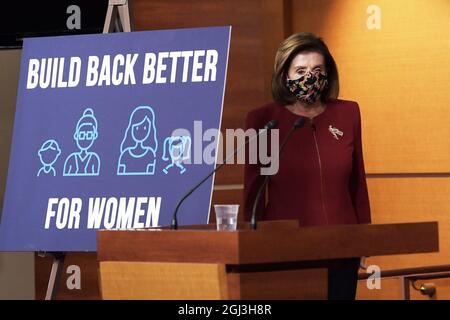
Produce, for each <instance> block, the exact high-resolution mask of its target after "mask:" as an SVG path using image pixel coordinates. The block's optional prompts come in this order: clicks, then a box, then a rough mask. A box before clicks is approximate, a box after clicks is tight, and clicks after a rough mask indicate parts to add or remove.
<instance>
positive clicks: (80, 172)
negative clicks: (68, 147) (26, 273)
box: [63, 108, 100, 176]
mask: <svg viewBox="0 0 450 320" xmlns="http://www.w3.org/2000/svg"><path fill="white" fill-rule="evenodd" d="M97 137H98V131H97V119H96V118H95V116H94V110H92V109H91V108H87V109H86V110H84V112H83V115H82V116H81V118H80V119H79V120H78V123H77V127H76V130H75V133H74V135H73V138H74V139H75V141H76V143H77V146H78V148H79V149H80V151H79V152H74V153H72V154H70V155H69V156H68V157H67V159H66V162H65V163H64V174H63V175H64V176H98V175H99V172H100V158H99V157H98V155H97V154H96V153H95V152H88V150H89V149H90V148H91V147H92V145H93V144H94V141H95V139H97Z"/></svg>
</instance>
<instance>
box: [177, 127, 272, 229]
mask: <svg viewBox="0 0 450 320" xmlns="http://www.w3.org/2000/svg"><path fill="white" fill-rule="evenodd" d="M277 125H278V122H277V121H276V120H271V121H269V122H268V123H267V124H266V125H265V127H264V129H263V130H260V131H259V132H258V133H257V134H255V135H254V136H253V137H251V138H250V139H248V141H247V142H246V143H244V144H243V145H242V146H240V147H239V148H237V149H236V150H235V151H234V152H233V153H232V154H231V155H229V156H228V157H226V158H225V160H224V161H223V163H221V164H220V165H218V166H217V167H216V168H215V169H214V170H213V171H211V172H210V173H209V174H208V175H207V176H206V177H204V178H203V179H202V180H200V182H199V183H197V184H196V185H195V186H194V187H193V188H192V189H191V190H189V191H188V192H187V193H186V194H185V195H184V196H183V197H182V198H181V199H180V200H179V201H178V203H177V205H176V207H175V210H174V213H173V217H172V223H171V225H170V229H172V230H177V229H178V220H177V213H178V210H179V208H180V206H181V204H182V203H183V201H184V200H186V198H187V197H189V196H190V195H191V194H192V193H193V192H194V191H195V190H197V189H198V188H199V187H200V186H201V185H202V184H203V183H204V182H205V181H206V180H208V178H209V177H211V176H212V175H213V174H214V173H215V172H216V171H217V170H219V169H220V168H222V167H223V166H224V165H225V164H226V163H227V161H228V160H230V159H231V158H233V157H234V156H235V155H236V153H238V152H239V151H240V150H242V148H244V147H245V146H246V145H247V144H248V143H249V142H250V141H252V140H253V139H255V138H256V137H258V136H259V135H260V134H261V133H263V132H267V131H268V130H270V129H274V128H276V127H277Z"/></svg>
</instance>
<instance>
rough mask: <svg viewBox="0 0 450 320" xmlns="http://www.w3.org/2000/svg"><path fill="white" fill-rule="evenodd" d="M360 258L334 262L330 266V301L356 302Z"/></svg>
mask: <svg viewBox="0 0 450 320" xmlns="http://www.w3.org/2000/svg"><path fill="white" fill-rule="evenodd" d="M359 263H360V258H350V259H338V260H332V261H330V263H329V264H328V300H355V297H356V287H357V285H358V270H359Z"/></svg>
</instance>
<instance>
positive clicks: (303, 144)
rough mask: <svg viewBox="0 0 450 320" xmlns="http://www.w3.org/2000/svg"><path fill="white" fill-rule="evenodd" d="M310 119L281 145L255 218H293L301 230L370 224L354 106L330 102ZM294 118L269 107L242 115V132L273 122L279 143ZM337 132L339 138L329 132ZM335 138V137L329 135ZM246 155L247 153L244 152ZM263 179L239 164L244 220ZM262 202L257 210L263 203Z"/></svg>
mask: <svg viewBox="0 0 450 320" xmlns="http://www.w3.org/2000/svg"><path fill="white" fill-rule="evenodd" d="M326 105H327V107H326V109H325V110H324V111H323V112H322V113H321V114H319V115H317V116H316V117H314V118H312V119H309V118H306V121H305V125H304V126H303V127H302V128H300V129H297V130H296V131H295V132H294V133H293V135H292V136H291V138H290V139H289V141H288V142H287V144H286V146H285V148H284V150H283V153H282V154H281V157H280V163H279V170H278V172H277V173H276V174H275V175H272V176H271V178H270V180H269V184H268V187H267V191H268V194H267V195H263V196H262V197H261V199H262V200H261V206H260V208H259V209H258V211H259V212H258V216H259V219H262V220H281V219H296V220H299V221H300V224H301V225H303V226H313V225H334V224H358V223H370V222H371V218H370V205H369V197H368V193H367V184H366V175H365V170H364V160H363V151H362V143H361V115H360V111H359V106H358V104H357V103H356V102H353V101H345V100H332V101H329V102H327V103H326ZM299 117H300V116H298V115H296V114H294V113H292V112H291V111H289V110H288V109H287V108H286V107H285V106H283V105H280V104H277V103H271V104H268V105H266V106H264V107H262V108H259V109H255V110H253V111H251V112H249V113H248V115H247V119H246V127H247V129H248V128H254V129H261V128H263V127H264V125H265V124H267V122H269V121H270V120H272V119H276V120H278V128H279V130H280V131H279V135H280V144H281V142H282V141H283V139H284V138H285V136H286V135H287V133H288V131H289V130H290V129H291V127H292V125H293V123H294V122H295V120H297V119H298V118H299ZM330 126H331V128H332V129H338V130H339V131H340V132H342V133H343V135H342V136H340V135H339V134H338V133H337V131H336V130H334V132H335V134H333V133H332V132H331V131H333V130H331V131H330ZM335 135H336V136H335ZM247 151H248V150H247ZM263 179H264V176H261V175H260V165H259V164H248V162H247V163H246V165H245V176H244V197H245V198H244V203H245V204H244V215H245V219H246V220H250V217H251V211H252V206H253V202H254V199H255V196H256V193H257V190H258V188H259V186H260V185H261V183H262V181H263ZM265 197H266V199H267V202H266V207H265V209H263V206H262V205H263V202H264V199H265Z"/></svg>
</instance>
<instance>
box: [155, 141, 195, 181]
mask: <svg viewBox="0 0 450 320" xmlns="http://www.w3.org/2000/svg"><path fill="white" fill-rule="evenodd" d="M190 151H191V137H189V136H171V137H167V138H166V139H165V140H164V151H163V156H162V159H163V160H165V161H168V160H169V157H170V161H171V163H169V164H168V165H167V166H166V167H165V168H164V169H163V172H164V173H165V174H168V173H169V169H170V168H175V167H177V168H178V169H179V174H183V173H184V172H185V171H186V167H185V166H184V165H183V161H185V160H187V159H189V158H190V156H191V152H190Z"/></svg>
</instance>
